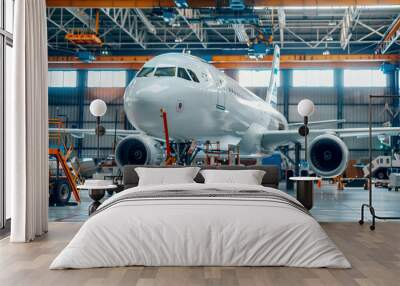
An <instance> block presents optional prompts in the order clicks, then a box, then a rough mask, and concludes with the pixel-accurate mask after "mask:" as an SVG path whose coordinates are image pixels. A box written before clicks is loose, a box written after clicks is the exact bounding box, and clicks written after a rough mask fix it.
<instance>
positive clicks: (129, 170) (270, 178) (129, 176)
mask: <svg viewBox="0 0 400 286" xmlns="http://www.w3.org/2000/svg"><path fill="white" fill-rule="evenodd" d="M137 167H146V168H182V167H184V166H149V165H146V166H139V165H125V166H124V168H123V183H124V189H128V188H133V187H136V186H137V185H138V183H139V176H138V175H137V173H136V171H135V168H137ZM201 169H202V170H205V169H221V170H263V171H265V175H264V177H263V179H262V182H261V184H262V185H263V186H264V187H271V188H275V189H277V188H278V185H279V180H280V174H279V168H278V167H277V166H273V165H254V166H203V167H201ZM194 180H195V182H197V183H204V178H203V176H202V175H201V174H200V173H198V174H197V176H196V177H195V178H194Z"/></svg>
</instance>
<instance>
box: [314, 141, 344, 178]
mask: <svg viewBox="0 0 400 286" xmlns="http://www.w3.org/2000/svg"><path fill="white" fill-rule="evenodd" d="M348 157H349V150H348V149H347V146H346V144H345V143H344V142H343V141H342V140H341V139H340V138H339V137H337V136H335V135H332V134H324V135H320V136H317V137H316V138H314V140H312V141H311V144H310V146H309V148H308V158H309V164H310V167H311V169H312V170H314V172H315V173H317V174H318V175H319V176H321V177H325V178H331V177H335V176H338V175H341V174H342V173H343V172H344V170H345V169H346V167H347V161H348Z"/></svg>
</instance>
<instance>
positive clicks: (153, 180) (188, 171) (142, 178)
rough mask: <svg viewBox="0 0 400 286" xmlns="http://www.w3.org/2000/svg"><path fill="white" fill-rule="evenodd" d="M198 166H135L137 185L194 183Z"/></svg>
mask: <svg viewBox="0 0 400 286" xmlns="http://www.w3.org/2000/svg"><path fill="white" fill-rule="evenodd" d="M199 170H200V168H198V167H186V168H142V167H138V168H135V171H136V173H137V174H138V176H139V184H138V185H139V186H150V185H171V184H187V183H194V181H193V179H194V178H195V177H196V175H197V173H198V172H199Z"/></svg>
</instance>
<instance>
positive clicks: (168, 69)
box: [154, 67, 176, 76]
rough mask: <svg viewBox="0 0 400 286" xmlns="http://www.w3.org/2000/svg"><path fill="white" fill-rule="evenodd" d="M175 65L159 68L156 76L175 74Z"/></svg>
mask: <svg viewBox="0 0 400 286" xmlns="http://www.w3.org/2000/svg"><path fill="white" fill-rule="evenodd" d="M175 70H176V68H175V67H165V68H157V70H156V72H155V73H154V76H175Z"/></svg>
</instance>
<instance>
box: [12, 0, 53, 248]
mask: <svg viewBox="0 0 400 286" xmlns="http://www.w3.org/2000/svg"><path fill="white" fill-rule="evenodd" d="M14 27H15V28H14V29H15V30H14V49H13V50H14V55H13V56H14V63H15V65H14V70H13V75H12V79H13V82H12V86H13V93H12V96H11V98H7V99H6V107H7V111H6V150H7V152H6V153H7V154H6V164H7V165H6V166H7V174H6V187H8V188H11V194H12V195H11V202H12V206H11V237H10V241H12V242H28V241H31V240H33V239H35V237H36V236H40V235H42V234H43V233H45V232H47V212H48V180H49V179H48V174H49V173H48V155H47V154H48V153H47V152H48V104H47V71H48V68H47V27H46V3H45V0H18V1H15V18H14Z"/></svg>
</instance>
